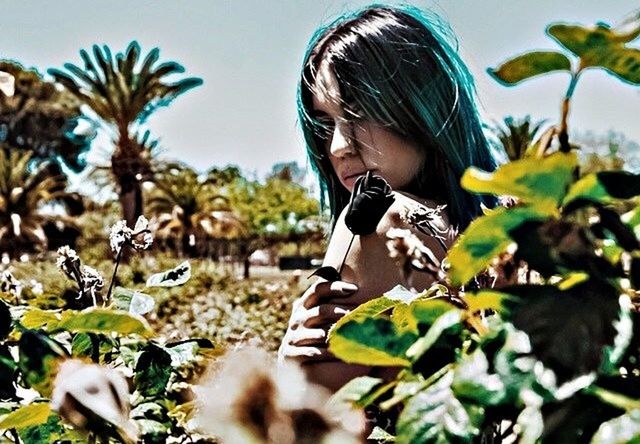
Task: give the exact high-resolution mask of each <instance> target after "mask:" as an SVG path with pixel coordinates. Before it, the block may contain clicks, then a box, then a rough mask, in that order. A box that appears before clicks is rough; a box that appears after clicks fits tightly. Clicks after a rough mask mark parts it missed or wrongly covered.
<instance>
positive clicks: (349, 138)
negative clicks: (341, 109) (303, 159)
mask: <svg viewBox="0 0 640 444" xmlns="http://www.w3.org/2000/svg"><path fill="white" fill-rule="evenodd" d="M353 143H354V140H353V134H352V130H351V125H350V123H349V122H345V121H340V122H337V123H336V126H335V129H334V131H333V137H332V138H331V145H330V146H329V153H330V154H331V155H332V156H334V157H345V156H349V155H352V154H355V152H356V150H355V147H354V145H353Z"/></svg>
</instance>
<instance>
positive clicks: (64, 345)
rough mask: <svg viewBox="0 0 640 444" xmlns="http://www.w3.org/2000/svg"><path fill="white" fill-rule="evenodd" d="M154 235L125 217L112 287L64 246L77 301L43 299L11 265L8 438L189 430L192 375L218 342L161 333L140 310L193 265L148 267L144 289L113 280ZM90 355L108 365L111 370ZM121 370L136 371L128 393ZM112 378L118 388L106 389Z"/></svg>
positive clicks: (0, 310)
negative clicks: (47, 304)
mask: <svg viewBox="0 0 640 444" xmlns="http://www.w3.org/2000/svg"><path fill="white" fill-rule="evenodd" d="M150 243H151V238H150V237H149V230H148V229H147V228H146V222H145V219H144V218H141V219H140V220H139V221H138V223H137V224H136V226H135V227H134V228H133V229H132V228H129V227H127V226H126V224H125V223H124V221H122V222H120V223H118V224H116V226H115V227H114V228H113V229H112V233H111V247H112V250H113V252H114V254H115V255H116V257H117V260H116V267H115V270H114V275H113V276H112V279H111V283H110V284H109V286H107V285H104V284H105V282H104V279H103V278H102V276H101V275H100V273H99V272H97V270H95V269H93V268H92V267H89V266H86V265H84V264H82V263H81V260H80V258H79V257H78V256H77V255H76V254H75V252H74V251H73V250H71V249H70V248H68V247H64V248H61V249H60V251H59V257H58V266H59V268H60V269H61V270H62V272H63V273H64V274H65V275H66V276H67V277H68V278H69V279H71V280H72V281H74V282H75V285H76V288H77V290H76V291H75V293H76V295H77V298H78V300H79V305H80V309H78V310H74V309H43V308H40V307H38V306H37V305H35V304H34V302H35V300H33V299H29V300H26V299H25V298H24V297H23V292H22V290H21V287H22V286H21V284H20V282H19V281H17V280H15V278H13V277H12V276H11V275H10V274H7V273H8V272H5V275H3V276H4V278H3V279H5V281H6V282H14V285H13V286H8V285H6V286H3V287H2V288H1V290H2V293H0V298H2V301H0V322H1V323H2V324H1V325H0V327H1V328H0V334H1V336H0V374H2V375H3V378H2V383H1V385H0V396H2V399H3V401H4V402H3V403H2V404H1V406H2V411H1V412H0V429H2V431H3V432H5V433H6V435H7V436H8V437H9V439H10V440H12V441H14V442H16V443H17V442H53V441H70V442H79V441H81V440H82V439H83V437H82V435H79V434H78V431H84V432H85V433H89V440H90V441H95V440H96V439H97V438H99V439H101V440H102V441H103V442H107V441H108V440H110V439H114V440H116V441H121V440H122V441H125V442H130V440H131V437H132V436H134V435H135V434H139V435H140V437H141V439H143V440H144V442H165V440H166V438H167V436H169V435H176V436H181V437H183V438H184V439H188V433H187V432H186V431H185V429H184V426H185V424H186V418H187V417H188V415H189V412H190V409H191V407H190V406H191V404H190V400H191V395H190V394H189V387H190V385H189V381H190V380H191V376H192V375H193V374H194V371H196V369H197V368H198V366H199V361H201V360H202V352H206V350H207V349H212V347H213V344H212V343H211V341H209V340H205V339H195V338H194V339H188V340H186V341H181V342H174V343H172V342H164V341H158V340H156V339H154V338H155V333H154V332H153V330H152V329H151V328H150V326H149V324H148V322H147V320H146V319H144V318H143V315H145V314H146V313H149V312H150V311H151V310H152V309H153V307H154V305H155V299H156V298H157V295H155V292H156V289H157V288H158V287H170V286H176V285H182V284H184V283H185V282H186V281H187V280H188V279H189V277H190V267H189V264H188V263H183V264H180V265H179V266H178V267H175V268H174V269H172V270H168V271H166V272H160V273H156V274H155V275H152V276H149V279H148V281H147V285H146V287H145V293H143V292H141V291H140V290H128V289H125V288H122V287H117V286H114V285H113V283H114V281H115V280H116V273H115V271H117V265H118V263H119V260H118V258H120V257H121V254H122V251H123V250H124V249H134V250H142V249H146V248H148V246H149V245H150ZM11 279H13V280H11ZM90 363H95V364H100V365H101V366H104V367H111V369H109V371H110V372H111V373H108V372H107V369H105V368H104V367H99V366H93V367H91V366H90ZM113 369H115V370H113ZM123 375H130V377H131V379H132V383H133V386H134V388H135V391H134V392H133V394H132V395H131V396H130V395H129V393H128V391H127V383H126V381H124V379H123V378H124V377H123ZM87 378H88V379H87ZM101 381H102V382H101ZM83 384H84V385H83ZM87 384H88V385H87ZM101 384H102V385H101ZM105 384H106V385H105ZM109 384H112V385H113V387H119V388H113V387H112V389H108V388H107V385H109ZM123 384H124V385H123ZM78 387H81V388H82V390H85V389H86V390H87V392H78V390H79V389H78ZM100 387H102V388H100ZM109 390H111V391H112V392H113V394H114V396H115V394H116V392H117V393H118V397H119V399H120V400H119V401H118V402H117V403H114V401H113V400H111V401H109V397H110V396H111V395H109ZM52 396H53V397H54V398H55V403H54V404H53V405H50V400H51V399H52ZM105 396H106V397H105ZM129 402H132V404H133V405H132V407H133V409H132V410H131V412H130V414H129V411H128V410H127V409H126V408H125V407H126V405H127V404H128V403H129ZM52 407H53V408H52ZM118 412H120V413H118ZM61 417H64V418H65V419H66V420H67V421H68V422H69V423H70V424H73V425H74V426H75V429H74V428H70V427H69V426H68V425H66V423H63V422H62V421H61ZM118 418H120V419H118ZM128 421H132V425H129V423H128Z"/></svg>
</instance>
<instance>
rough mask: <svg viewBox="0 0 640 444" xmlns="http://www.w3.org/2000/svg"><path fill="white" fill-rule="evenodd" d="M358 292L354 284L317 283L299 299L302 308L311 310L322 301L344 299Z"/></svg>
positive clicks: (336, 282) (337, 282)
mask: <svg viewBox="0 0 640 444" xmlns="http://www.w3.org/2000/svg"><path fill="white" fill-rule="evenodd" d="M356 291H358V287H357V286H356V285H354V284H351V283H349V282H344V281H334V282H327V281H318V282H316V283H315V284H313V285H311V287H309V289H308V290H307V291H306V292H305V294H303V295H302V297H301V298H300V301H301V304H302V306H304V307H305V308H311V307H314V306H316V305H319V304H321V303H322V301H324V300H327V299H332V298H339V297H346V296H349V295H351V294H353V293H355V292H356Z"/></svg>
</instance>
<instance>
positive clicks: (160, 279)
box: [147, 261, 191, 287]
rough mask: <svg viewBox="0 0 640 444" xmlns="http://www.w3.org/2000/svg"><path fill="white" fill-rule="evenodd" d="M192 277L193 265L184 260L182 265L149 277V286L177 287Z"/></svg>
mask: <svg viewBox="0 0 640 444" xmlns="http://www.w3.org/2000/svg"><path fill="white" fill-rule="evenodd" d="M190 278H191V265H190V264H189V261H184V262H183V263H181V264H180V265H178V266H177V267H175V268H172V269H171V270H168V271H165V272H163V273H156V274H154V275H151V276H150V277H149V279H147V287H176V286H178V285H182V284H184V283H185V282H187V281H188V280H189V279H190Z"/></svg>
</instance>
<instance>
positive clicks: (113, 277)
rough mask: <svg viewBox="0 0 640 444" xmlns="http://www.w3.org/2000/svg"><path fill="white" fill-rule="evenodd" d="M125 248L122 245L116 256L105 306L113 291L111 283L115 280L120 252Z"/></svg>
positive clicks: (124, 245) (120, 256)
mask: <svg viewBox="0 0 640 444" xmlns="http://www.w3.org/2000/svg"><path fill="white" fill-rule="evenodd" d="M126 247H127V245H126V243H125V244H123V245H122V248H120V251H118V255H117V256H116V266H115V267H114V269H113V274H112V275H111V282H110V283H109V290H108V291H107V296H106V297H105V299H104V304H105V305H106V304H107V303H108V302H109V299H110V298H111V291H112V290H113V283H114V282H115V280H116V273H117V272H118V265H120V259H121V258H122V252H123V251H124V249H125V248H126Z"/></svg>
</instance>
